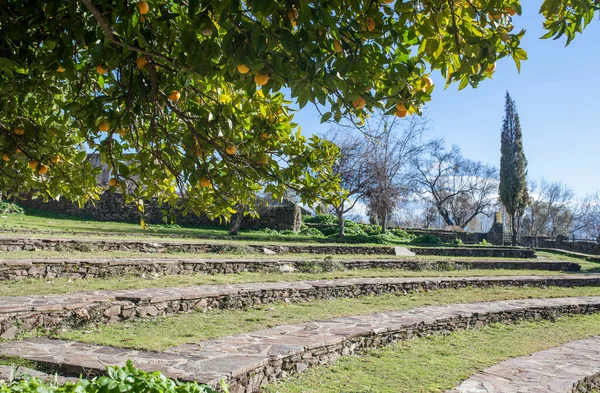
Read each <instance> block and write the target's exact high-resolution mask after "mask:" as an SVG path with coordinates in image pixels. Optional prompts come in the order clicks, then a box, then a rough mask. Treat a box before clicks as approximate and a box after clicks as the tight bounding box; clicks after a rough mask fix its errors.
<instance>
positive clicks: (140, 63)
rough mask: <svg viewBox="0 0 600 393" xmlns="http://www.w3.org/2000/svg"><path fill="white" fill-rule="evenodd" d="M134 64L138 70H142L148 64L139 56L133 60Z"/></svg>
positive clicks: (144, 58)
mask: <svg viewBox="0 0 600 393" xmlns="http://www.w3.org/2000/svg"><path fill="white" fill-rule="evenodd" d="M135 64H137V67H138V68H144V67H146V64H148V60H146V57H144V56H140V57H138V58H137V59H135Z"/></svg>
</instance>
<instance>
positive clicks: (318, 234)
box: [300, 227, 323, 237]
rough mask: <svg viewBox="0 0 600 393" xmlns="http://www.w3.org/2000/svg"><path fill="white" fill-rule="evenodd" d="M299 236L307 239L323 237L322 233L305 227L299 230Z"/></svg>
mask: <svg viewBox="0 0 600 393" xmlns="http://www.w3.org/2000/svg"><path fill="white" fill-rule="evenodd" d="M300 235H302V236H308V237H323V232H321V231H319V230H318V229H317V228H309V227H305V228H303V229H301V230H300Z"/></svg>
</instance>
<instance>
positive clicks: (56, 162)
mask: <svg viewBox="0 0 600 393" xmlns="http://www.w3.org/2000/svg"><path fill="white" fill-rule="evenodd" d="M50 162H51V163H53V164H58V163H59V162H60V156H59V155H58V154H57V155H55V156H54V157H52V158H51V159H50Z"/></svg>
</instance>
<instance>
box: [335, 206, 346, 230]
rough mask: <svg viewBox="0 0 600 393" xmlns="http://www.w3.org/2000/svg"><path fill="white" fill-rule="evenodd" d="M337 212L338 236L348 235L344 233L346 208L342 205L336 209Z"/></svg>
mask: <svg viewBox="0 0 600 393" xmlns="http://www.w3.org/2000/svg"><path fill="white" fill-rule="evenodd" d="M335 212H336V213H337V218H338V227H339V230H338V236H339V237H344V236H346V234H345V233H344V208H343V207H340V208H339V209H335Z"/></svg>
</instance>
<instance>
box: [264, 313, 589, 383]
mask: <svg viewBox="0 0 600 393" xmlns="http://www.w3.org/2000/svg"><path fill="white" fill-rule="evenodd" d="M598 334H600V314H594V315H586V316H572V317H562V318H559V319H558V320H557V321H556V322H548V321H541V322H524V323H519V324H516V325H493V326H490V327H484V328H481V329H477V330H468V331H459V332H454V333H452V334H450V335H447V336H430V337H425V338H418V339H414V340H409V341H403V342H399V343H397V344H394V345H391V346H388V347H385V348H383V349H379V350H373V351H369V352H367V353H366V354H363V355H362V356H360V357H343V358H341V359H339V360H338V361H337V362H335V363H334V364H333V365H331V366H319V367H315V368H312V369H309V370H308V371H306V372H305V373H303V374H301V375H298V376H294V377H290V378H288V379H285V380H282V381H280V382H279V383H277V384H275V385H269V386H267V387H265V388H264V389H263V390H262V392H273V393H274V392H278V393H317V392H318V393H334V392H335V393H339V392H345V393H425V392H427V393H433V392H444V391H446V390H448V389H452V388H454V387H455V386H457V385H459V384H460V382H461V381H463V380H465V379H467V378H468V377H469V376H470V375H472V374H475V373H477V372H479V371H482V370H484V369H486V368H488V367H491V366H493V365H494V364H497V363H499V362H502V361H504V360H506V359H509V358H513V357H517V356H524V355H528V354H531V353H533V352H538V351H541V350H544V349H548V348H551V347H555V346H559V345H561V344H564V343H566V342H569V341H574V340H579V339H584V338H587V337H590V336H594V335H598Z"/></svg>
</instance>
